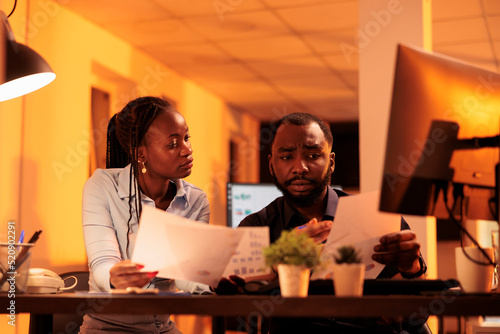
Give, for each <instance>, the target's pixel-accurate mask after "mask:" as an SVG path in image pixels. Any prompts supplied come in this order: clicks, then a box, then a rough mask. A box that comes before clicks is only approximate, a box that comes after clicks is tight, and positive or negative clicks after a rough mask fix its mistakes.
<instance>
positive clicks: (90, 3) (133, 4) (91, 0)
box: [58, 0, 171, 24]
mask: <svg viewBox="0 0 500 334" xmlns="http://www.w3.org/2000/svg"><path fill="white" fill-rule="evenodd" d="M58 2H59V3H61V4H62V5H64V6H66V7H68V8H70V9H71V10H73V11H75V12H77V13H79V14H80V15H82V16H83V17H85V18H87V19H88V20H90V21H93V22H96V23H98V24H105V23H112V22H126V23H130V22H134V21H140V20H160V19H168V18H171V16H170V15H169V14H168V12H166V11H165V10H164V9H163V8H162V7H160V6H158V5H157V4H156V3H155V2H153V1H150V0H141V1H136V0H106V1H96V0H71V1H68V0H58Z"/></svg>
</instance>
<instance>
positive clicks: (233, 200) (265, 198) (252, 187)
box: [227, 182, 282, 228]
mask: <svg viewBox="0 0 500 334" xmlns="http://www.w3.org/2000/svg"><path fill="white" fill-rule="evenodd" d="M280 196H282V193H281V192H280V191H279V190H278V188H276V186H275V185H274V184H267V183H235V182H229V183H228V184H227V225H228V226H230V227H234V228H236V227H238V225H239V224H240V222H241V221H242V220H243V218H245V217H246V216H248V215H249V214H251V213H254V212H257V211H260V210H261V209H263V208H264V207H266V206H267V205H268V204H269V203H271V202H272V201H274V200H275V199H276V198H277V197H280Z"/></svg>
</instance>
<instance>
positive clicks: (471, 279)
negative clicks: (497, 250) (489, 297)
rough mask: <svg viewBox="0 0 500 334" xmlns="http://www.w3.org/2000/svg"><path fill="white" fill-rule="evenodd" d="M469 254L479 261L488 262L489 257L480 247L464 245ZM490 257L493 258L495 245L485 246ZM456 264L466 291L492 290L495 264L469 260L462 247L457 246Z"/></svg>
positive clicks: (459, 278) (459, 279)
mask: <svg viewBox="0 0 500 334" xmlns="http://www.w3.org/2000/svg"><path fill="white" fill-rule="evenodd" d="M464 250H465V252H466V253H467V255H468V256H469V257H470V258H472V259H474V260H476V261H479V262H482V263H487V262H488V259H487V258H486V257H485V256H484V254H483V253H482V252H481V251H480V250H479V248H478V247H464ZM483 250H484V251H485V252H486V254H488V256H489V257H490V259H493V247H489V248H483ZM455 266H456V269H457V279H458V281H459V282H460V284H461V285H462V288H463V290H464V291H465V292H490V291H491V284H492V280H493V270H494V268H493V266H492V265H481V264H477V263H474V262H473V261H471V260H469V259H468V258H467V257H466V256H465V254H464V252H463V250H462V248H461V247H456V248H455Z"/></svg>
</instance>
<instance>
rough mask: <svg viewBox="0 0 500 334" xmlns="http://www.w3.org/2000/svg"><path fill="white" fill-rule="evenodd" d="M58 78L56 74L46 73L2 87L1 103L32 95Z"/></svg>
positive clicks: (17, 80)
mask: <svg viewBox="0 0 500 334" xmlns="http://www.w3.org/2000/svg"><path fill="white" fill-rule="evenodd" d="M55 78H56V75H55V73H52V72H45V73H37V74H32V75H27V76H25V77H22V78H19V79H15V80H11V81H9V82H6V83H4V84H2V85H0V101H6V100H10V99H13V98H16V97H19V96H22V95H25V94H28V93H31V92H33V91H35V90H37V89H40V88H42V87H43V86H46V85H48V84H49V83H51V82H52V81H53V80H54V79H55Z"/></svg>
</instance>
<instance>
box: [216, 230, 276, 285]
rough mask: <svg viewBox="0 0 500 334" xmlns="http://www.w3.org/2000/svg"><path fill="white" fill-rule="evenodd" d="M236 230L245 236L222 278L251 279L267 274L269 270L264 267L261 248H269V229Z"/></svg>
mask: <svg viewBox="0 0 500 334" xmlns="http://www.w3.org/2000/svg"><path fill="white" fill-rule="evenodd" d="M238 230H244V231H245V234H244V235H243V238H241V241H240V244H239V245H238V247H237V248H236V252H235V254H234V255H233V257H232V258H231V260H230V261H229V263H228V265H227V267H226V270H225V271H224V274H223V276H224V277H229V276H230V275H238V276H241V277H252V276H257V275H263V274H267V273H269V272H270V269H269V268H266V267H265V264H266V263H265V260H264V255H263V253H262V248H263V247H267V246H269V228H268V227H267V226H266V227H265V228H261V227H239V228H238Z"/></svg>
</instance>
